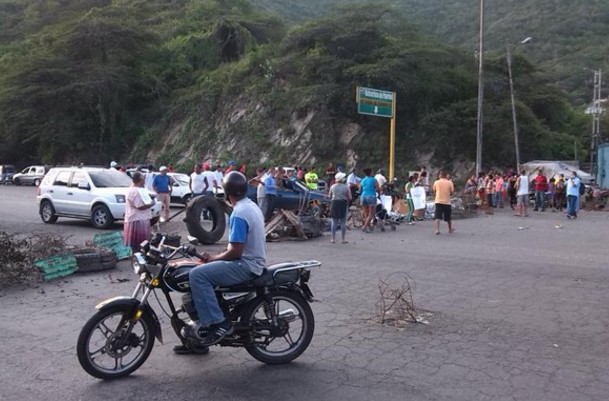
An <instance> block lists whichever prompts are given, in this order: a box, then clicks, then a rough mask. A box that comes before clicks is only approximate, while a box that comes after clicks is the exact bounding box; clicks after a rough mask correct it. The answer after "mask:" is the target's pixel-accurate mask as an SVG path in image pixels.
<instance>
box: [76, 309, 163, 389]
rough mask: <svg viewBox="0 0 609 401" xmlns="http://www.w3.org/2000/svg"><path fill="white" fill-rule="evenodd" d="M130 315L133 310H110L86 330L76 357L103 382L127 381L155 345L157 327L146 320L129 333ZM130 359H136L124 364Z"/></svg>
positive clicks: (91, 320) (98, 314)
mask: <svg viewBox="0 0 609 401" xmlns="http://www.w3.org/2000/svg"><path fill="white" fill-rule="evenodd" d="M130 314H132V309H131V308H129V307H124V306H115V307H112V308H108V309H106V310H102V311H99V312H97V313H96V314H95V315H93V316H92V317H91V318H90V319H89V320H88V321H87V323H86V324H85V325H84V327H83V328H82V330H81V332H80V335H79V336H78V343H77V345H76V353H77V355H78V361H79V362H80V365H81V366H82V367H83V369H84V370H85V371H86V372H87V373H89V374H90V375H91V376H93V377H97V378H98V379H103V380H112V379H118V378H121V377H125V376H128V375H130V374H131V373H133V372H134V371H135V370H136V369H138V368H139V367H140V366H141V365H142V364H143V363H144V362H145V361H146V359H148V356H149V355H150V352H151V351H152V347H153V345H154V333H153V330H152V327H153V326H152V324H151V323H150V322H149V321H148V320H147V319H146V318H145V317H144V316H142V317H141V318H140V319H138V320H137V321H136V322H135V323H134V326H133V328H132V329H131V330H129V331H128V333H127V327H128V325H129V323H130V320H131V318H132V316H130ZM125 336H127V337H125ZM130 355H131V356H132V357H133V358H130V359H128V362H127V363H123V359H124V358H127V357H129V356H130ZM104 359H105V360H106V361H107V363H106V364H104V362H103V360H104Z"/></svg>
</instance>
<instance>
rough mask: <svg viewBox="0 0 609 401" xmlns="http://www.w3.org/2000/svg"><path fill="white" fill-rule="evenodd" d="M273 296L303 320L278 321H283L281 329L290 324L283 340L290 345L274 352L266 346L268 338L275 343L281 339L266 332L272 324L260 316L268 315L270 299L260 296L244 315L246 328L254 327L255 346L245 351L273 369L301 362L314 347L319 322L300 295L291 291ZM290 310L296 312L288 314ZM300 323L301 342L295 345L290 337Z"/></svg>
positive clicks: (243, 323)
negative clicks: (292, 327)
mask: <svg viewBox="0 0 609 401" xmlns="http://www.w3.org/2000/svg"><path fill="white" fill-rule="evenodd" d="M271 296H272V297H273V300H274V301H275V302H282V301H283V302H287V303H289V304H290V305H291V306H292V307H293V308H296V309H298V313H299V318H297V319H292V320H291V321H289V320H290V319H291V318H290V317H286V318H283V317H279V318H278V320H279V321H280V324H279V326H280V327H281V326H282V325H284V324H286V323H287V333H286V334H285V335H284V336H283V339H284V340H285V341H286V343H287V344H288V345H289V347H288V349H287V350H284V351H272V350H271V351H270V350H269V349H268V346H265V345H264V344H263V342H262V341H264V339H265V338H266V340H267V341H268V340H269V339H271V341H274V340H275V339H279V337H277V336H273V335H272V334H271V333H270V331H269V330H268V329H265V327H269V324H270V320H269V319H268V317H266V316H264V315H263V316H261V315H260V312H264V305H265V304H266V299H265V297H264V296H260V297H257V298H256V299H254V300H252V301H251V302H250V304H249V305H248V306H247V307H246V308H245V310H244V312H243V314H242V315H241V324H242V325H244V326H247V325H253V326H254V329H253V333H252V338H251V340H252V341H254V345H248V346H246V347H245V349H246V350H247V352H248V353H249V354H250V355H251V356H253V357H254V358H256V359H257V360H259V361H260V362H264V363H266V364H269V365H281V364H284V363H288V362H291V361H293V360H294V359H296V358H298V357H299V356H300V355H301V354H302V353H303V352H304V351H305V350H306V349H307V347H308V346H309V344H310V343H311V339H312V338H313V332H314V331H315V318H314V317H313V311H312V310H311V307H310V306H309V303H308V302H307V301H306V300H305V299H304V298H302V297H301V296H300V295H299V294H297V293H294V292H291V291H286V290H279V291H276V292H273V293H271ZM280 306H281V304H280ZM277 310H279V311H280V314H281V310H280V309H279V308H277ZM288 310H292V311H293V309H292V308H289V309H286V311H288ZM260 317H262V319H260ZM296 320H301V321H302V331H301V333H300V335H299V336H298V338H297V339H296V340H295V341H294V340H293V339H292V337H291V334H290V324H291V323H293V322H295V321H296ZM266 333H268V334H266ZM286 336H288V337H289V338H290V340H292V341H293V345H292V344H290V343H289V342H288V341H287V339H285V337H286ZM268 345H270V344H268Z"/></svg>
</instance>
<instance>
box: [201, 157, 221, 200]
mask: <svg viewBox="0 0 609 401" xmlns="http://www.w3.org/2000/svg"><path fill="white" fill-rule="evenodd" d="M203 177H204V178H203V181H204V189H203V193H204V194H206V195H213V194H214V191H216V192H217V189H218V188H219V187H220V186H219V185H218V182H221V181H218V177H217V175H216V172H213V171H211V165H210V164H209V163H205V164H204V165H203Z"/></svg>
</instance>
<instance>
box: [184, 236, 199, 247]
mask: <svg viewBox="0 0 609 401" xmlns="http://www.w3.org/2000/svg"><path fill="white" fill-rule="evenodd" d="M186 238H187V239H188V243H189V244H191V245H199V240H198V239H197V237H193V236H191V235H188V236H187V237H186Z"/></svg>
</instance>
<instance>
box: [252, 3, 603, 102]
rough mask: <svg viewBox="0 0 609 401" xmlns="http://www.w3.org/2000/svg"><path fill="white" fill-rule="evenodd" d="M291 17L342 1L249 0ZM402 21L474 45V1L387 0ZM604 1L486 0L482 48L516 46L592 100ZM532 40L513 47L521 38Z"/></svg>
mask: <svg viewBox="0 0 609 401" xmlns="http://www.w3.org/2000/svg"><path fill="white" fill-rule="evenodd" d="M253 2H254V3H255V4H257V5H259V6H260V7H262V8H264V9H267V10H270V11H275V12H277V13H279V14H281V15H282V16H283V17H285V18H286V19H288V20H290V21H297V22H302V21H304V20H306V19H308V18H315V17H319V16H322V15H325V14H327V13H328V12H331V10H332V9H333V7H334V6H335V5H337V4H346V3H349V4H353V3H354V2H346V1H344V0H307V1H306V2H303V1H297V0H281V1H279V0H253ZM386 3H387V4H391V5H393V6H395V7H396V9H398V10H401V11H402V12H403V14H404V15H405V16H406V18H407V20H408V21H409V22H410V23H412V24H414V25H416V26H418V27H420V28H421V30H422V31H423V32H427V33H430V34H432V35H434V36H436V37H437V38H439V39H441V40H444V41H447V42H449V43H452V44H455V45H459V46H461V47H463V48H465V49H467V51H469V52H471V54H472V55H473V54H474V52H475V50H476V49H477V47H478V23H479V22H478V21H479V2H476V1H471V0H467V1H466V0H387V1H386ZM607 10H608V4H607V1H606V0H485V23H486V29H485V48H486V49H487V50H488V51H490V52H494V53H501V54H504V53H505V46H506V45H508V44H509V45H511V46H514V47H516V49H515V52H517V53H521V54H523V55H524V56H526V57H527V58H530V59H531V60H533V61H535V62H536V63H537V67H538V68H539V69H540V70H542V71H544V73H545V74H546V76H547V77H548V79H549V80H550V81H551V82H555V83H556V84H557V85H558V86H559V87H560V88H561V89H563V90H565V91H566V92H567V93H569V95H570V98H571V100H572V102H574V103H575V104H578V105H583V104H587V103H589V102H590V101H591V100H592V84H593V83H592V77H593V74H592V73H591V72H590V71H589V69H598V68H603V69H604V70H605V71H609V58H608V57H607V56H608V55H609V38H608V35H609V12H608V11H607ZM529 36H530V37H532V38H533V40H532V41H531V42H530V43H529V44H528V45H527V46H526V47H520V48H518V46H517V44H518V43H519V42H520V41H521V40H522V39H524V38H525V37H529Z"/></svg>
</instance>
